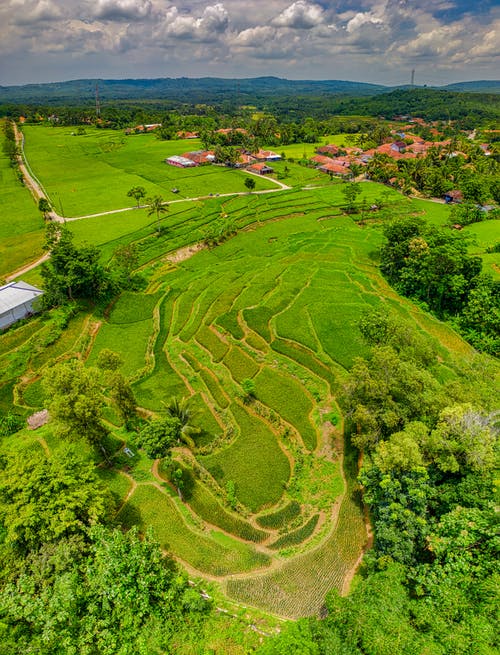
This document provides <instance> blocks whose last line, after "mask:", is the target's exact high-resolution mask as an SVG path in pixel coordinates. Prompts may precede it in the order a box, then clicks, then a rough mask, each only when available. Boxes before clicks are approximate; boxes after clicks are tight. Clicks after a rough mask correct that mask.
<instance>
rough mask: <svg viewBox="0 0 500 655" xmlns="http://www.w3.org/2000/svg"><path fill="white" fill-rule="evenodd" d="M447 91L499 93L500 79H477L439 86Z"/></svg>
mask: <svg viewBox="0 0 500 655" xmlns="http://www.w3.org/2000/svg"><path fill="white" fill-rule="evenodd" d="M441 88H442V89H445V90H447V91H462V92H466V93H500V80H478V81H477V82H455V84H447V85H446V86H443V87H441Z"/></svg>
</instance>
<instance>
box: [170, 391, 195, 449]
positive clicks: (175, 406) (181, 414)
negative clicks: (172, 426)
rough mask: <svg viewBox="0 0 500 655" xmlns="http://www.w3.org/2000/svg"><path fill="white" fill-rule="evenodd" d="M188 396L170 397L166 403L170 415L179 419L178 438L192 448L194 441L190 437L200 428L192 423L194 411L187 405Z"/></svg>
mask: <svg viewBox="0 0 500 655" xmlns="http://www.w3.org/2000/svg"><path fill="white" fill-rule="evenodd" d="M189 403H190V398H188V397H183V398H181V399H179V398H177V397H174V398H171V399H170V400H169V402H168V404H166V405H165V406H166V409H167V412H168V413H169V414H170V416H175V418H177V419H179V421H180V424H181V431H180V438H181V439H182V441H184V443H185V444H186V445H187V446H188V447H189V448H194V447H195V443H194V441H193V439H192V437H193V435H195V434H199V433H200V432H201V430H200V428H198V427H196V426H195V425H193V418H194V417H195V414H196V413H195V412H194V411H193V410H192V409H191V407H189Z"/></svg>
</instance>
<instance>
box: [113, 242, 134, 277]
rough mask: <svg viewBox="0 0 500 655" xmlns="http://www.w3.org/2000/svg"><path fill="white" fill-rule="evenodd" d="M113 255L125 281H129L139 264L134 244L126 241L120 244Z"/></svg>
mask: <svg viewBox="0 0 500 655" xmlns="http://www.w3.org/2000/svg"><path fill="white" fill-rule="evenodd" d="M113 255H114V258H115V261H116V263H117V265H118V268H119V269H120V271H122V273H123V276H124V277H125V280H126V282H130V280H131V278H132V273H133V272H134V270H135V269H136V268H137V266H138V264H139V253H138V250H137V246H136V244H135V243H128V244H127V245H124V246H120V248H117V249H116V250H115V251H114V253H113Z"/></svg>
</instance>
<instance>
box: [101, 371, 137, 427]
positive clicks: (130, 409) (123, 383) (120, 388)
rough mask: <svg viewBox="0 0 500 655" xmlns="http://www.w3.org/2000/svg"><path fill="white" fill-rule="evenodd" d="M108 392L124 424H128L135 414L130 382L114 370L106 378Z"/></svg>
mask: <svg viewBox="0 0 500 655" xmlns="http://www.w3.org/2000/svg"><path fill="white" fill-rule="evenodd" d="M108 385H109V393H110V396H111V399H112V400H113V402H114V403H115V405H116V407H117V409H118V412H119V414H120V416H121V418H122V420H123V421H124V423H125V425H126V426H127V425H129V424H130V421H131V419H132V418H133V417H134V416H135V411H136V407H137V401H136V399H135V396H134V392H133V391H132V387H131V386H130V382H129V381H128V380H127V378H126V377H125V376H124V375H123V374H122V373H119V372H118V371H116V372H115V373H113V374H112V375H111V376H110V377H109V379H108Z"/></svg>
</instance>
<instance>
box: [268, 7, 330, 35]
mask: <svg viewBox="0 0 500 655" xmlns="http://www.w3.org/2000/svg"><path fill="white" fill-rule="evenodd" d="M323 21H324V11H323V8H322V7H320V5H317V4H313V3H311V2H307V1H306V0H297V2H294V3H293V4H291V5H290V6H289V7H287V8H286V9H284V10H283V11H282V12H281V14H280V15H279V16H277V17H276V18H275V19H274V20H273V24H274V25H277V26H279V27H292V28H295V29H303V30H307V29H311V28H312V27H315V26H316V25H319V24H320V23H322V22H323Z"/></svg>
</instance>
